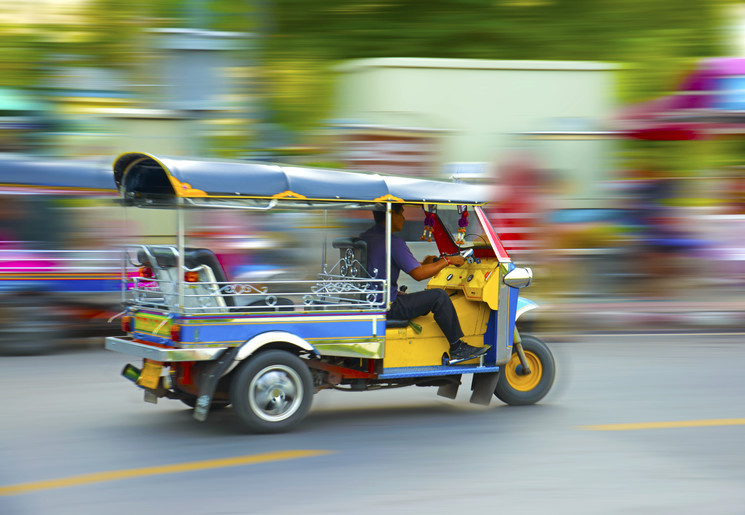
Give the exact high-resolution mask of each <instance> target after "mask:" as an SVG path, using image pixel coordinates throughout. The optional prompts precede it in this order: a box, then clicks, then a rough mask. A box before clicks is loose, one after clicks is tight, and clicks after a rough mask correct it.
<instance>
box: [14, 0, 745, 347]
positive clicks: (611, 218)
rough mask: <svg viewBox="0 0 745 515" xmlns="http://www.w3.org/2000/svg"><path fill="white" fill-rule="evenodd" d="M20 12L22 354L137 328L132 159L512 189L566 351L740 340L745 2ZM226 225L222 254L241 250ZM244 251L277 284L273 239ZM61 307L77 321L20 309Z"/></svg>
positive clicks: (526, 248)
mask: <svg viewBox="0 0 745 515" xmlns="http://www.w3.org/2000/svg"><path fill="white" fill-rule="evenodd" d="M0 14H1V16H0V26H1V27H2V28H1V30H0V49H2V52H1V53H0V195H1V196H2V197H3V198H2V202H1V203H0V295H1V296H2V299H3V300H2V301H0V333H2V334H3V335H4V336H3V337H2V338H0V340H3V339H4V340H5V341H13V342H16V341H21V340H23V339H24V338H23V337H22V336H23V335H28V336H27V337H26V340H27V341H26V343H24V348H28V342H29V341H36V342H38V341H40V340H41V339H43V338H41V339H40V338H39V333H38V330H39V329H40V328H46V329H44V330H46V331H47V333H46V334H48V335H52V334H59V333H60V328H65V329H66V330H67V329H70V332H69V334H70V335H78V334H80V332H79V331H80V328H81V327H83V326H84V327H85V328H86V330H88V329H90V328H91V327H92V325H95V324H91V320H94V321H105V320H107V319H108V318H109V317H110V316H111V315H113V314H116V311H117V310H118V307H117V306H116V302H112V301H111V300H110V299H109V297H110V295H109V294H113V296H114V298H115V297H116V295H117V292H118V285H117V282H116V272H117V264H116V260H115V259H112V256H111V255H110V254H109V252H110V249H111V245H113V244H114V243H116V242H118V241H120V240H121V237H122V236H123V232H127V231H129V230H131V227H130V228H129V229H128V228H127V227H125V228H122V227H121V226H120V225H117V222H115V221H114V219H116V218H117V216H114V215H113V214H112V213H111V208H109V207H106V206H109V205H110V204H108V203H107V200H110V198H113V197H115V194H116V192H115V191H113V190H114V185H113V182H111V180H110V177H109V176H108V175H107V174H109V170H110V163H111V162H112V161H113V159H114V157H115V156H116V155H118V154H119V153H121V152H124V151H143V152H153V153H156V154H161V155H176V156H183V155H198V156H201V157H225V158H237V159H251V160H271V161H278V162H289V163H297V164H305V165H318V166H325V167H335V168H347V169H362V170H372V171H380V172H390V173H397V174H403V175H411V176H426V177H437V178H453V179H455V180H461V181H474V182H478V183H482V184H484V185H485V187H487V186H488V185H490V184H492V183H498V184H499V185H500V186H501V188H500V189H499V191H500V193H499V195H498V196H497V197H496V198H495V199H494V202H493V203H492V204H491V205H490V206H489V212H490V217H491V219H492V221H493V223H494V224H495V226H496V227H497V230H498V232H499V233H500V234H501V236H502V238H503V240H504V243H505V246H506V247H507V248H508V250H510V252H511V255H512V257H513V259H514V260H515V261H517V262H519V263H521V264H525V265H529V266H532V267H533V268H534V271H535V285H534V286H532V287H531V291H530V293H529V295H528V296H529V297H533V298H536V300H538V301H540V302H543V303H544V304H545V305H546V306H547V307H548V308H549V309H548V310H547V312H546V313H547V314H546V315H545V318H544V320H543V324H545V325H544V328H545V330H547V331H557V332H562V331H564V332H566V331H577V330H584V329H587V327H588V326H590V325H594V326H599V327H601V328H604V329H608V330H613V329H617V328H622V327H627V326H628V324H629V320H630V318H629V317H631V320H632V323H634V324H635V323H638V322H643V323H648V324H650V325H651V326H653V327H675V328H680V327H692V326H700V325H702V324H703V325H706V326H707V327H711V326H716V327H731V326H733V325H739V326H740V327H741V324H742V322H743V318H742V313H743V312H745V309H743V306H744V304H745V298H744V297H745V296H744V295H743V284H744V283H745V168H743V166H742V165H743V157H745V139H744V138H743V136H745V3H743V2H739V1H733V0H700V1H698V2H687V3H684V4H681V3H680V2H675V1H671V0H615V1H614V0H488V1H487V0H438V1H430V2H426V3H423V2H419V1H415V0H403V1H381V2H375V3H367V2H360V1H346V0H315V1H313V2H309V1H307V0H278V1H271V0H243V1H236V0H159V1H156V2H153V1H150V0H129V1H126V2H125V1H122V0H25V1H24V2H10V1H6V0H2V1H0ZM71 163H72V164H73V165H72V169H71V166H70V164H71ZM83 169H84V170H86V172H85V173H84V174H81V173H79V170H83ZM95 170H100V171H101V172H102V174H103V175H100V176H99V175H96V172H95ZM41 185H43V187H42V186H41ZM50 185H51V186H50ZM129 223H130V226H131V225H137V226H138V227H139V228H140V229H142V230H144V231H146V232H147V231H150V232H154V233H157V232H158V231H160V228H159V227H155V228H153V227H151V224H150V223H149V222H147V221H144V220H136V219H131V218H130V222H129ZM215 223H216V224H217V225H214V224H213V225H210V224H209V223H206V225H204V224H203V225H200V226H199V227H198V229H199V230H200V231H201V232H202V234H201V236H204V235H205V234H206V233H209V232H210V231H212V232H215V233H217V232H219V233H220V234H221V237H222V238H223V241H232V240H231V238H233V237H234V236H235V234H233V233H231V232H230V231H229V230H228V229H227V228H228V227H230V226H231V225H232V223H233V222H232V221H230V222H225V223H222V222H220V223H218V222H215ZM298 224H300V225H301V222H298ZM226 231H227V232H226ZM228 233H230V234H228ZM244 236H248V237H249V239H244V240H241V241H242V244H241V245H242V246H241V247H240V248H242V249H250V248H254V249H261V252H262V255H268V257H267V258H266V261H267V262H269V263H272V262H273V263H276V262H277V260H276V259H275V258H273V257H271V249H272V245H273V244H271V242H270V243H269V244H267V242H268V239H269V238H270V236H268V235H262V234H261V233H260V232H259V230H256V232H255V233H254V234H253V235H244ZM233 239H234V238H233ZM277 246H278V247H279V248H286V247H287V246H288V244H287V242H283V243H282V244H281V245H277ZM290 246H291V245H290ZM283 256H286V253H284V254H283ZM257 266H261V263H259V264H257ZM526 294H527V292H526ZM62 298H64V299H65V300H64V302H63V301H61V300H60V299H62ZM19 299H23V301H22V302H21V300H19ZM40 304H43V305H45V306H47V307H48V308H49V309H48V310H47V313H56V314H57V315H58V316H54V317H45V320H44V323H41V322H39V323H34V324H31V323H30V322H28V320H27V315H23V316H21V315H19V314H18V312H17V311H14V310H17V309H19V306H28V305H37V306H38V305H40ZM72 307H75V309H73V308H72ZM588 312H592V313H594V315H593V316H590V317H588V316H586V313H588ZM71 317H72V318H74V319H75V320H77V321H78V322H79V323H78V324H77V326H76V328H75V330H72V329H73V328H72V327H71V324H70V323H69V320H71ZM21 318H24V319H26V321H25V322H23V323H20V322H18V320H20V319H21ZM579 319H581V320H579ZM588 319H590V321H588ZM45 324H46V325H45ZM99 325H100V324H99ZM101 327H102V328H100V327H99V329H100V330H101V331H103V332H107V331H108V332H110V331H111V329H110V327H111V326H105V325H104V326H101ZM32 329H33V330H32ZM76 331H77V332H76ZM29 333H31V334H29ZM92 334H98V333H97V332H96V331H93V333H92Z"/></svg>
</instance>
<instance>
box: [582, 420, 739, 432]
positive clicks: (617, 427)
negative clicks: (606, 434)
mask: <svg viewBox="0 0 745 515" xmlns="http://www.w3.org/2000/svg"><path fill="white" fill-rule="evenodd" d="M712 426H745V418H715V419H710V420H680V421H677V422H638V423H634V424H602V425H597V426H578V429H584V430H585V431H637V430H640V429H669V428H678V427H712Z"/></svg>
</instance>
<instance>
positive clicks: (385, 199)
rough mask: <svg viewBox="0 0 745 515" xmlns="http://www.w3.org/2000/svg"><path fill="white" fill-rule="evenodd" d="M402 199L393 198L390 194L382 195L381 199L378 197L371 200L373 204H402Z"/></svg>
mask: <svg viewBox="0 0 745 515" xmlns="http://www.w3.org/2000/svg"><path fill="white" fill-rule="evenodd" d="M403 201H404V199H402V198H398V197H394V196H393V195H391V194H390V193H389V194H388V195H383V196H382V197H378V198H376V199H373V202H403Z"/></svg>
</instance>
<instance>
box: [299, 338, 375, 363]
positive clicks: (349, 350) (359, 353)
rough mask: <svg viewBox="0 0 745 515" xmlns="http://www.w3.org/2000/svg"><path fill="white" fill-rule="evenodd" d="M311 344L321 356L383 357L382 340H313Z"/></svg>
mask: <svg viewBox="0 0 745 515" xmlns="http://www.w3.org/2000/svg"><path fill="white" fill-rule="evenodd" d="M313 346H314V347H315V348H316V350H317V351H318V352H319V353H320V354H321V355H322V356H342V357H346V358H366V359H383V358H384V357H385V356H384V353H383V351H384V349H385V346H384V342H383V340H372V341H366V342H343V341H338V342H323V341H320V342H319V341H314V342H313Z"/></svg>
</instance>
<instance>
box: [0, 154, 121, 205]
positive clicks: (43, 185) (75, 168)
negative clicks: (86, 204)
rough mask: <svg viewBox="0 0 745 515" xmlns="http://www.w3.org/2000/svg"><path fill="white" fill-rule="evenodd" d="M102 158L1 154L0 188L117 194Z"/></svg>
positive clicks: (79, 193) (30, 191)
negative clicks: (55, 157)
mask: <svg viewBox="0 0 745 515" xmlns="http://www.w3.org/2000/svg"><path fill="white" fill-rule="evenodd" d="M116 189H117V187H116V184H115V183H114V180H113V178H112V176H111V170H110V168H109V167H108V165H107V164H106V160H103V159H46V158H45V159H42V158H31V157H28V156H22V157H15V156H13V157H3V158H0V191H3V192H11V193H23V192H28V193H49V194H66V195H67V194H72V195H96V194H104V195H111V196H115V195H116Z"/></svg>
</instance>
